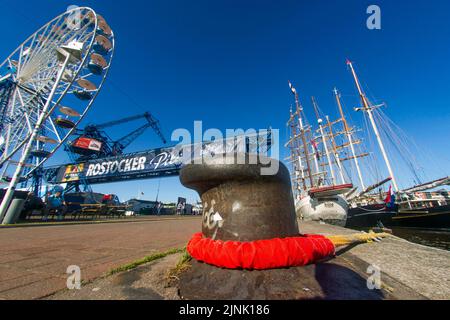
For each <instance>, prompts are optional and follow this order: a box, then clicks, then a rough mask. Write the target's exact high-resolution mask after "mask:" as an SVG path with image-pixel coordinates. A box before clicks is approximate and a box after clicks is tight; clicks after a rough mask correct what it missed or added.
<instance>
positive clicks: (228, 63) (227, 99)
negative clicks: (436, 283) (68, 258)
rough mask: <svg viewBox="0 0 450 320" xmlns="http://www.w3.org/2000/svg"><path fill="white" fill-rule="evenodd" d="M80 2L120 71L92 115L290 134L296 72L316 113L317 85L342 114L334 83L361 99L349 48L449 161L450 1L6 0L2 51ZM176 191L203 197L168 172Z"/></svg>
mask: <svg viewBox="0 0 450 320" xmlns="http://www.w3.org/2000/svg"><path fill="white" fill-rule="evenodd" d="M71 4H77V5H80V6H81V5H87V6H90V7H92V8H93V9H94V10H96V11H97V12H98V13H100V14H102V15H103V16H104V17H105V18H106V19H107V20H108V22H109V24H110V25H111V27H112V28H113V30H114V32H115V35H116V41H117V42H116V44H117V49H116V56H115V59H114V61H113V66H112V70H111V73H110V77H109V79H108V80H107V82H106V84H105V87H104V89H103V91H102V92H101V93H100V95H99V98H98V99H97V101H96V102H95V105H94V106H93V108H92V109H91V111H90V114H89V116H88V117H87V119H86V123H88V122H99V121H102V122H103V121H108V120H112V119H117V118H120V117H124V116H128V115H132V114H137V113H140V112H143V111H144V110H149V111H151V112H152V113H153V114H154V115H155V116H156V117H157V118H158V119H160V121H161V123H162V125H163V129H164V132H165V134H166V135H167V136H168V137H169V138H170V134H171V132H172V131H173V130H174V129H176V128H187V129H192V127H193V121H194V120H202V121H203V124H204V127H206V128H219V129H222V130H225V129H226V128H244V129H246V128H257V129H259V128H261V129H262V128H267V127H269V126H272V127H273V128H279V129H280V131H281V138H282V142H283V144H284V142H285V141H286V129H285V123H286V120H287V117H288V111H289V106H290V104H291V103H292V97H291V94H290V91H289V89H288V87H287V80H288V79H290V80H291V81H292V82H293V83H294V84H295V86H296V87H297V89H298V91H299V92H300V94H301V96H302V98H303V102H304V104H305V107H306V106H307V107H308V109H307V113H309V117H310V120H311V122H312V119H313V113H312V112H311V109H310V108H309V107H310V103H309V97H310V96H311V95H315V96H316V98H317V100H318V102H319V104H320V106H321V108H322V110H323V111H324V112H326V113H327V114H330V115H331V116H335V115H336V110H335V105H334V103H333V100H332V99H333V97H332V95H331V90H332V88H333V87H334V86H337V87H338V88H339V89H340V90H341V92H342V93H343V96H344V98H345V103H346V105H347V107H348V110H349V111H350V107H353V106H356V104H357V103H358V100H357V96H356V92H355V88H354V86H353V83H352V79H351V77H350V74H349V72H348V70H347V68H346V65H345V59H346V58H351V59H352V61H354V62H355V66H356V67H357V70H358V71H359V73H360V75H361V77H362V78H363V79H364V81H365V82H366V83H368V84H369V85H370V90H371V93H373V94H374V95H375V96H376V97H377V98H379V99H381V100H382V101H386V102H388V106H389V108H388V109H387V110H386V111H385V112H386V113H387V114H389V116H390V117H391V118H392V119H393V120H394V121H395V122H396V123H397V124H398V125H400V126H401V127H402V128H403V129H404V130H405V131H406V132H407V133H408V134H410V135H411V136H412V137H413V138H414V139H415V141H416V142H417V143H418V144H419V145H420V146H424V147H426V148H428V149H427V150H430V151H431V152H432V153H433V154H435V155H436V156H437V158H438V160H437V161H438V166H439V167H441V169H442V168H443V169H444V171H447V169H448V168H449V165H450V148H449V138H450V135H449V125H448V123H449V121H450V111H449V106H450V59H449V58H450V42H449V40H450V22H449V19H448V14H449V13H450V3H449V2H448V1H444V0H443V1H431V0H429V1H403V0H402V1H400V0H395V1H375V0H374V1H364V0H346V1H344V0H342V1H325V0H322V1H300V0H296V1H264V0H258V1H250V0H247V1H243V0H240V1H238V0H227V1H225V0H224V1H219V0H215V1H206V0H196V1H167V0H164V1H163V0H161V1H135V0H128V1H79V2H77V3H74V2H73V1H64V0H59V1H54V0H40V1H20V2H16V1H10V0H8V1H4V0H0V5H1V8H2V12H3V14H2V19H0V28H1V30H2V31H3V32H2V41H1V42H0V57H6V56H7V55H8V54H9V53H10V52H11V51H12V50H13V49H15V48H16V47H17V46H18V45H19V44H20V42H21V41H23V40H24V39H25V38H26V37H27V36H28V35H29V34H31V33H32V32H34V31H35V29H37V28H38V27H40V26H41V25H42V24H44V23H46V22H47V21H48V20H50V19H51V18H53V17H54V16H56V15H57V14H60V13H61V12H63V11H65V9H66V8H67V6H69V5H71ZM370 4H378V5H379V6H380V7H381V10H382V30H375V31H373V30H372V31H371V30H368V29H367V28H366V19H367V14H366V8H367V7H368V5H370ZM129 97H132V99H133V100H134V101H137V102H138V104H139V105H140V106H141V107H139V106H137V105H135V104H133V103H132V101H131V99H130V98H129ZM355 117H356V116H355ZM132 128H133V127H132V126H129V127H127V126H123V127H121V132H126V131H127V130H131V129H132ZM111 135H112V136H114V133H112V134H111ZM119 136H120V133H118V135H117V137H119ZM156 146H160V142H159V141H158V139H157V137H156V136H155V135H154V134H153V133H152V132H151V131H149V132H147V133H146V134H145V135H144V136H143V137H141V138H140V139H139V140H138V141H136V143H135V144H134V145H133V146H132V147H131V148H130V149H129V151H134V150H144V149H147V148H151V147H156ZM282 154H283V155H286V150H283V153H282ZM59 159H63V158H62V155H60V156H58V157H57V158H56V159H55V160H59ZM427 165H428V166H429V168H427ZM425 167H426V169H429V170H430V171H433V170H435V169H436V167H435V166H433V167H432V166H431V165H430V164H425ZM441 172H442V170H441ZM447 174H448V172H447ZM436 175H438V173H436ZM431 176H433V177H434V174H431ZM436 177H437V176H436ZM157 185H158V180H147V181H139V182H129V183H120V184H110V185H107V186H98V187H95V188H94V189H95V190H97V191H100V192H110V193H116V194H118V195H119V196H120V197H121V199H122V200H126V199H128V198H130V197H133V196H136V195H137V193H138V190H141V191H143V192H144V193H145V196H144V198H147V199H154V198H155V193H156V189H157ZM178 196H186V197H187V198H188V199H189V200H190V201H192V200H194V199H197V198H198V197H197V196H196V194H195V193H193V192H190V191H188V190H186V189H184V188H183V187H182V186H181V185H180V184H179V182H178V179H177V178H170V179H164V180H162V181H161V193H160V199H162V200H164V201H174V200H176V197H178Z"/></svg>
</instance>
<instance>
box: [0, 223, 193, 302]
mask: <svg viewBox="0 0 450 320" xmlns="http://www.w3.org/2000/svg"><path fill="white" fill-rule="evenodd" d="M200 226H201V222H200V218H199V217H179V218H173V217H172V218H169V219H167V218H160V219H144V220H140V219H136V220H134V221H133V222H131V221H130V220H127V221H124V222H122V223H119V222H117V221H115V222H113V223H101V224H77V225H55V226H38V227H33V228H29V227H22V228H20V227H19V228H2V229H0V299H37V298H42V297H45V296H47V295H49V294H52V293H54V292H56V291H58V290H61V289H64V288H66V280H67V277H68V275H67V274H66V270H67V267H68V266H70V265H77V266H79V267H80V268H81V278H82V280H83V281H89V280H92V279H95V278H98V277H100V276H102V275H103V274H105V273H106V272H108V271H109V270H110V269H112V268H114V267H118V266H121V265H123V264H125V263H129V262H131V261H134V260H136V259H139V258H142V257H144V256H147V255H149V254H151V253H153V252H155V251H164V250H167V249H171V248H180V247H183V246H185V245H186V243H187V241H188V240H189V238H190V236H191V235H192V234H193V233H195V232H198V231H199V230H200Z"/></svg>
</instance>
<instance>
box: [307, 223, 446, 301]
mask: <svg viewBox="0 0 450 320" xmlns="http://www.w3.org/2000/svg"><path fill="white" fill-rule="evenodd" d="M300 229H301V231H302V232H303V233H310V234H316V233H317V234H323V235H336V234H342V235H344V234H352V233H355V232H358V231H354V230H349V229H345V228H340V227H336V226H330V225H321V224H318V223H302V224H301V227H300ZM343 251H345V252H346V253H345V254H346V255H351V256H353V257H355V258H357V259H359V260H361V261H363V262H364V263H365V264H367V265H375V266H377V267H379V268H380V271H381V272H382V274H383V275H384V276H385V277H389V278H391V280H395V282H399V283H401V284H403V285H405V286H406V287H409V288H411V289H412V290H413V291H414V292H416V293H417V294H419V295H422V296H424V297H426V298H428V299H445V300H448V299H450V251H445V250H441V249H436V248H432V247H426V246H422V245H419V244H415V243H411V242H408V241H406V240H403V239H400V238H397V237H394V236H392V237H389V238H386V239H384V240H383V241H382V242H380V243H375V242H374V243H371V244H365V245H359V246H356V247H353V248H351V249H348V250H342V251H341V252H343ZM343 256H345V255H343ZM362 271H363V272H365V270H362ZM381 280H382V281H383V278H382V279H381Z"/></svg>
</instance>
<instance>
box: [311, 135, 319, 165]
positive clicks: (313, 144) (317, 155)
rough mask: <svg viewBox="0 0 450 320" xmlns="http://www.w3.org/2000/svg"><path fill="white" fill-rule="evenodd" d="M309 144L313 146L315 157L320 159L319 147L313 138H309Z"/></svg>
mask: <svg viewBox="0 0 450 320" xmlns="http://www.w3.org/2000/svg"><path fill="white" fill-rule="evenodd" d="M311 145H312V146H313V148H314V151H315V153H316V158H317V160H320V155H319V149H318V146H317V143H316V141H315V140H314V139H313V140H311Z"/></svg>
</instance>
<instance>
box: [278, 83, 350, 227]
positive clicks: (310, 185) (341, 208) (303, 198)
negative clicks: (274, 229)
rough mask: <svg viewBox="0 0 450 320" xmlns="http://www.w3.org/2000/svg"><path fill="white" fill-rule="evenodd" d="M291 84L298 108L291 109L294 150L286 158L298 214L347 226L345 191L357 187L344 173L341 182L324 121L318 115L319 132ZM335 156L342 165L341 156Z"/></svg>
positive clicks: (310, 218)
mask: <svg viewBox="0 0 450 320" xmlns="http://www.w3.org/2000/svg"><path fill="white" fill-rule="evenodd" d="M289 87H290V89H291V92H292V94H293V95H294V98H295V111H293V110H292V108H291V110H290V118H289V121H288V122H287V126H288V128H289V130H290V133H291V137H290V139H289V141H288V143H287V144H286V147H289V149H290V157H289V158H288V159H286V160H288V161H289V162H290V163H291V165H292V168H293V179H292V180H293V194H294V197H295V202H296V212H297V215H298V216H299V217H301V218H302V219H303V220H313V221H324V222H326V223H330V224H336V225H341V226H345V224H346V220H347V211H348V203H347V201H346V200H345V197H344V194H345V193H347V192H348V191H350V190H351V189H352V188H353V184H351V183H346V181H345V179H344V177H343V175H341V181H340V182H339V183H338V181H337V179H336V176H335V172H334V170H333V164H332V157H333V156H336V154H335V153H333V154H331V152H330V149H329V143H328V141H327V138H326V137H325V129H324V126H323V120H322V119H320V117H318V121H317V122H318V124H319V134H317V132H314V131H313V130H312V127H311V126H310V125H309V124H308V122H307V121H306V117H305V114H304V112H303V107H302V105H301V104H300V100H299V95H298V93H297V90H296V89H295V88H294V86H293V85H292V84H291V83H290V82H289ZM314 103H315V101H314ZM316 107H317V105H316ZM321 146H322V151H321V150H320V147H321ZM333 150H334V149H333ZM335 159H336V161H337V163H339V164H340V160H339V157H335ZM340 168H341V167H340ZM327 169H328V170H327Z"/></svg>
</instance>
